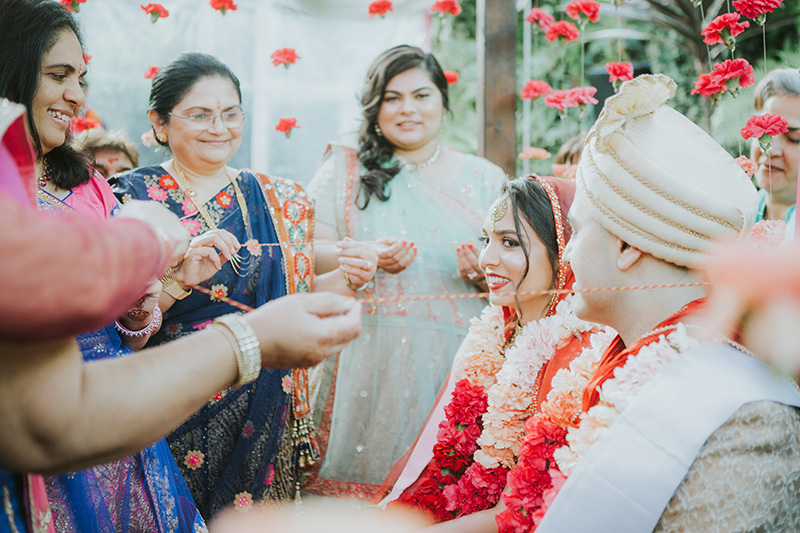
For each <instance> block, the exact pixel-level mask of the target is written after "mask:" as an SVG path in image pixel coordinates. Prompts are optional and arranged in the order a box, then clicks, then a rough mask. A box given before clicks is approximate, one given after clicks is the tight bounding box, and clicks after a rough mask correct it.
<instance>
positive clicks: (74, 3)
mask: <svg viewBox="0 0 800 533" xmlns="http://www.w3.org/2000/svg"><path fill="white" fill-rule="evenodd" d="M85 3H86V0H61V5H63V6H64V7H66V8H67V10H69V11H71V12H73V13H80V11H81V4H85Z"/></svg>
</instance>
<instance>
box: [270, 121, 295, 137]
mask: <svg viewBox="0 0 800 533" xmlns="http://www.w3.org/2000/svg"><path fill="white" fill-rule="evenodd" d="M299 127H300V126H298V125H297V119H296V118H294V117H290V118H282V119H279V120H278V124H277V125H276V126H275V131H279V132H281V133H284V134H285V135H286V138H287V139H288V138H290V137H291V136H292V130H293V129H294V128H299Z"/></svg>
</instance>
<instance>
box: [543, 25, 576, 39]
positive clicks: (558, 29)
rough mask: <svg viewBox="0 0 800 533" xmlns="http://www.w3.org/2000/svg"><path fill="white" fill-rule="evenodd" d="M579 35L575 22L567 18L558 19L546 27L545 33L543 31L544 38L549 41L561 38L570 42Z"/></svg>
mask: <svg viewBox="0 0 800 533" xmlns="http://www.w3.org/2000/svg"><path fill="white" fill-rule="evenodd" d="M580 36H581V32H580V30H578V28H577V27H576V26H575V24H573V23H571V22H569V21H568V20H559V21H558V22H554V23H553V24H551V25H550V27H549V28H547V33H545V35H544V38H545V39H547V40H548V41H551V42H552V41H555V40H556V39H559V38H563V39H564V40H565V41H566V42H571V41H574V40H575V39H577V38H578V37H580Z"/></svg>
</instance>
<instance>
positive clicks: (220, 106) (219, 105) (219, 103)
mask: <svg viewBox="0 0 800 533" xmlns="http://www.w3.org/2000/svg"><path fill="white" fill-rule="evenodd" d="M221 110H222V101H221V100H220V99H219V98H217V111H221Z"/></svg>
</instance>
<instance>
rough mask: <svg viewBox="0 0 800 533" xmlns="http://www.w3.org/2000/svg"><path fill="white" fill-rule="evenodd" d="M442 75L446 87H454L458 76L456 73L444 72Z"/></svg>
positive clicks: (453, 71)
mask: <svg viewBox="0 0 800 533" xmlns="http://www.w3.org/2000/svg"><path fill="white" fill-rule="evenodd" d="M443 74H444V79H446V80H447V85H454V84H456V83H458V77H459V76H458V72H456V71H455V70H445V71H444V72H443Z"/></svg>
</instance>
